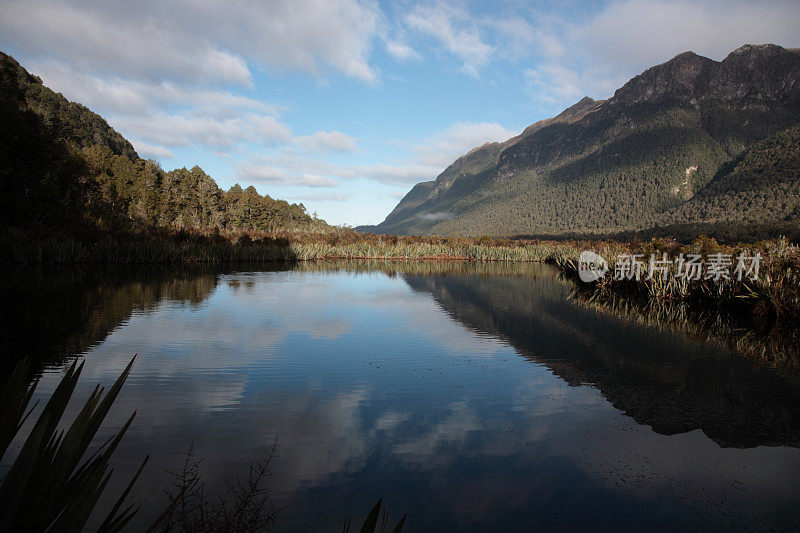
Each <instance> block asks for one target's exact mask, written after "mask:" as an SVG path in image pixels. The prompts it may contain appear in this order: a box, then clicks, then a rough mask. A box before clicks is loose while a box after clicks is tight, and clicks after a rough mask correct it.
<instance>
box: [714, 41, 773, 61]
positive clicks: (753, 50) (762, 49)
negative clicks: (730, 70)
mask: <svg viewBox="0 0 800 533" xmlns="http://www.w3.org/2000/svg"><path fill="white" fill-rule="evenodd" d="M785 50H786V49H785V48H784V47H782V46H778V45H777V44H745V45H742V46H740V47H739V48H737V49H736V50H734V51H733V52H731V53H730V54H728V57H736V56H743V55H748V56H751V55H758V56H762V57H763V56H766V55H774V54H777V53H779V52H783V51H785ZM726 59H727V58H726Z"/></svg>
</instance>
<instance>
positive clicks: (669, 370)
mask: <svg viewBox="0 0 800 533" xmlns="http://www.w3.org/2000/svg"><path fill="white" fill-rule="evenodd" d="M546 269H547V267H542V272H541V274H540V275H538V276H535V277H533V278H504V277H499V276H495V277H479V276H475V275H465V276H414V275H403V278H404V279H405V281H406V282H407V283H408V285H409V286H410V287H411V288H412V289H413V290H415V291H419V292H426V293H430V294H431V295H432V296H433V297H434V299H435V300H436V302H437V303H438V304H439V306H440V307H441V308H442V309H443V310H444V311H445V312H447V313H448V314H449V315H450V316H452V317H453V318H454V319H455V320H457V321H459V322H461V323H463V324H464V325H466V326H467V327H469V328H471V329H473V330H475V331H478V332H482V333H488V334H491V335H494V336H497V337H500V338H503V339H506V340H507V341H508V342H509V343H510V344H511V345H512V346H513V347H514V348H515V349H516V350H517V351H518V352H519V353H520V354H521V355H523V356H524V357H526V358H528V359H530V360H531V362H533V363H537V364H543V365H545V366H546V367H547V368H548V369H550V370H551V371H552V372H553V373H554V374H556V375H557V376H559V377H560V378H562V379H564V380H565V381H566V382H567V383H569V384H570V385H575V386H578V385H584V384H590V385H592V386H594V387H596V388H597V389H598V390H600V392H601V393H602V394H603V395H604V396H605V397H606V398H607V399H608V400H609V401H610V402H611V403H612V404H613V405H614V406H615V407H616V408H617V409H620V410H621V411H623V412H624V413H626V414H627V415H629V416H631V417H632V418H634V419H635V420H636V421H637V422H639V423H642V424H647V425H649V426H651V427H652V428H653V430H654V431H656V432H658V433H661V434H666V435H673V434H677V433H683V432H687V431H692V430H696V429H701V430H702V431H703V432H704V433H705V434H706V435H708V436H709V437H710V438H711V439H713V440H714V441H715V442H717V443H718V444H719V445H720V446H723V447H738V448H745V447H753V446H761V445H769V446H794V447H800V381H798V380H797V379H796V376H790V377H784V376H780V375H778V373H777V372H775V371H774V369H772V368H769V367H764V366H757V365H754V364H753V363H752V362H751V361H749V360H747V359H746V358H743V357H740V356H734V355H731V354H730V353H729V352H727V351H726V350H725V349H724V348H722V347H721V346H715V345H713V344H712V345H706V344H703V343H694V342H691V341H689V340H687V339H686V338H685V336H684V335H682V334H678V333H671V332H664V331H658V330H657V329H655V328H652V327H646V326H642V325H639V324H636V323H632V322H629V321H624V320H619V319H616V322H617V323H616V326H615V327H611V328H610V327H608V320H609V317H607V316H606V317H602V316H600V315H598V314H597V313H596V312H594V311H591V310H588V309H583V308H580V307H578V306H576V305H574V304H572V303H570V302H568V301H567V300H566V297H567V294H568V288H567V287H566V286H565V285H564V284H563V283H562V282H560V281H558V280H557V279H555V275H554V274H552V273H551V274H549V275H548V271H547V270H546ZM550 272H552V271H550Z"/></svg>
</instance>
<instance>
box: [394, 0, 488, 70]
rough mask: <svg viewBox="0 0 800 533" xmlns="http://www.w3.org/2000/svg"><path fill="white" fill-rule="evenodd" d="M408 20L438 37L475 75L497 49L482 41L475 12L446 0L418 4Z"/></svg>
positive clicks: (416, 26)
mask: <svg viewBox="0 0 800 533" xmlns="http://www.w3.org/2000/svg"><path fill="white" fill-rule="evenodd" d="M406 24H408V26H409V27H410V28H412V29H414V30H417V31H418V32H421V33H423V34H425V35H428V36H430V37H433V38H434V39H436V40H437V41H438V42H439V44H440V45H441V46H443V47H444V49H445V50H447V51H448V52H450V53H451V54H454V55H455V56H456V57H458V58H459V59H460V60H461V62H462V65H461V70H462V71H463V72H464V73H465V74H468V75H470V76H473V77H476V78H477V77H478V76H479V73H480V69H481V68H482V67H484V66H485V65H486V64H487V63H488V62H489V60H490V59H491V57H492V53H493V52H494V49H493V48H492V47H491V46H490V45H488V44H487V43H485V42H484V41H483V38H482V36H481V32H480V28H479V27H478V24H477V23H476V22H475V20H474V18H473V17H472V16H471V15H470V14H469V13H468V12H467V11H466V10H464V9H460V8H458V7H455V6H453V5H449V4H446V3H444V2H439V3H436V4H432V5H427V6H417V7H416V8H414V9H413V10H412V11H411V12H410V13H409V14H408V15H406Z"/></svg>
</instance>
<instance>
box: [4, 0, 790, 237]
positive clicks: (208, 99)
mask: <svg viewBox="0 0 800 533" xmlns="http://www.w3.org/2000/svg"><path fill="white" fill-rule="evenodd" d="M798 27H800V2H796V1H792V2H785V1H759V2H739V1H736V0H734V1H725V2H722V1H716V0H699V1H688V0H684V1H666V0H658V1H649V2H648V1H644V0H621V1H614V2H577V1H567V2H563V3H557V2H523V1H518V0H508V1H496V2H468V1H458V0H451V1H449V2H442V1H427V2H407V1H394V2H372V1H360V0H268V1H255V0H252V1H251V0H230V1H227V2H221V1H219V2H217V1H211V0H195V1H189V0H183V1H160V0H140V1H137V2H117V1H113V0H95V1H81V2H78V1H64V0H0V48H1V49H2V50H3V51H5V52H7V53H10V54H11V55H13V56H14V57H16V58H17V59H18V60H19V61H20V62H21V63H22V64H23V66H25V67H26V68H27V69H28V70H29V71H31V72H33V73H34V74H37V75H39V76H40V77H41V78H42V80H43V81H44V82H45V84H47V85H48V86H50V87H51V88H53V89H55V90H56V91H59V92H62V93H63V94H64V95H65V96H66V97H68V98H70V99H71V100H75V101H78V102H81V103H83V104H85V105H87V106H88V107H89V108H91V109H92V110H94V111H96V112H98V113H100V114H101V115H103V116H104V117H105V118H106V119H107V120H108V121H109V123H110V124H111V125H112V126H113V127H114V128H116V129H117V130H118V131H120V132H121V133H122V134H123V135H124V136H125V137H127V138H128V139H129V140H131V141H132V142H133V144H134V146H135V147H136V149H137V150H138V152H139V154H140V155H141V156H143V157H147V158H153V159H156V160H158V161H160V162H161V164H162V166H163V167H164V168H165V169H172V168H175V167H182V166H187V167H191V166H194V165H195V164H197V165H200V166H201V167H202V168H203V169H204V170H206V172H208V173H209V174H210V175H211V176H213V177H214V178H215V179H216V180H217V182H218V183H219V184H220V186H221V187H223V188H226V189H227V188H228V187H230V186H231V185H233V184H234V183H237V182H238V183H240V184H242V185H244V186H246V185H251V184H252V185H255V187H256V188H257V189H258V191H259V192H261V193H262V194H270V195H271V196H273V197H278V198H285V199H287V200H289V201H292V202H302V203H303V204H304V205H305V206H306V207H307V208H308V210H309V212H317V213H318V214H319V216H320V217H322V218H324V219H326V220H327V221H329V222H331V223H335V224H349V225H360V224H375V223H378V222H380V221H382V220H383V218H384V217H385V216H386V215H387V214H388V213H389V211H391V209H392V208H393V207H394V206H395V205H396V203H397V202H398V201H399V199H400V198H401V197H402V196H403V195H404V194H405V193H406V192H408V190H409V189H410V188H411V187H412V186H413V185H414V184H415V183H417V182H420V181H426V180H430V179H434V178H435V177H436V175H437V174H439V173H440V172H441V171H442V170H444V168H446V166H447V165H448V164H449V163H451V162H452V161H453V160H454V159H455V158H456V157H458V156H459V155H461V154H462V153H464V152H466V151H468V150H469V149H471V148H473V147H475V146H478V145H480V144H482V143H484V142H486V141H498V140H505V139H507V138H508V137H511V136H513V135H515V134H516V133H519V132H520V131H521V130H522V129H523V128H524V127H525V126H527V125H529V124H531V123H533V122H535V121H537V120H539V119H542V118H547V117H549V116H552V115H554V114H557V113H558V112H559V111H561V110H562V109H563V108H564V107H566V106H569V105H571V104H573V103H575V102H576V101H578V100H579V99H580V98H581V97H582V96H584V95H588V96H591V97H593V98H596V99H597V98H607V97H609V96H611V95H612V94H613V92H614V89H616V88H617V87H619V86H620V85H621V84H622V83H624V82H625V81H626V80H628V79H629V78H630V77H632V76H633V75H635V74H638V73H640V72H641V71H642V70H644V69H645V68H647V67H649V66H652V65H654V64H657V63H661V62H663V61H666V60H668V59H669V58H671V57H673V56H674V55H676V54H677V53H680V52H682V51H686V50H693V51H695V52H697V53H699V54H701V55H705V56H707V57H711V58H712V59H716V60H721V59H723V58H724V57H725V56H726V55H727V54H728V53H729V52H730V51H732V50H734V49H735V48H737V47H739V46H740V45H742V44H745V43H764V42H772V43H776V44H780V45H782V46H786V47H800V32H798V31H797V28H798Z"/></svg>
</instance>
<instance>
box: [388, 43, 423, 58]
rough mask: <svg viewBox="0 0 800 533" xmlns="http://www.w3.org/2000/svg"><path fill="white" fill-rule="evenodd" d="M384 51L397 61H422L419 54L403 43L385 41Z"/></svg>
mask: <svg viewBox="0 0 800 533" xmlns="http://www.w3.org/2000/svg"><path fill="white" fill-rule="evenodd" d="M386 51H387V52H389V55H391V56H392V57H393V58H395V59H396V60H398V61H411V60H419V59H422V56H420V55H419V53H418V52H417V51H416V50H414V49H413V48H411V47H410V46H409V45H408V44H406V43H405V42H403V41H393V40H387V41H386Z"/></svg>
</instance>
